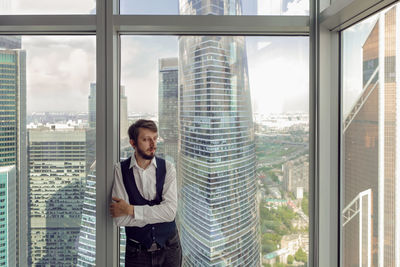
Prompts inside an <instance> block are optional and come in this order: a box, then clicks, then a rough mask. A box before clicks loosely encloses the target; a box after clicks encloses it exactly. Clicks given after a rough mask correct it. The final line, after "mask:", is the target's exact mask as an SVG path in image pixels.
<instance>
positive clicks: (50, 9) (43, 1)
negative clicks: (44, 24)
mask: <svg viewBox="0 0 400 267" xmlns="http://www.w3.org/2000/svg"><path fill="white" fill-rule="evenodd" d="M28 14H32V15H39V14H96V0H57V1H52V0H35V1H32V0H1V1H0V15H28Z"/></svg>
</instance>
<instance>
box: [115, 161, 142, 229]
mask: <svg viewBox="0 0 400 267" xmlns="http://www.w3.org/2000/svg"><path fill="white" fill-rule="evenodd" d="M112 196H113V197H118V198H121V199H123V200H125V201H126V202H127V203H129V197H128V193H127V192H126V190H125V186H124V182H123V179H122V172H121V164H120V163H116V164H115V165H114V185H113V189H112ZM114 223H115V224H116V225H117V226H139V227H142V226H144V225H145V224H144V222H143V220H139V219H138V218H136V217H135V216H130V215H127V216H120V217H116V218H114Z"/></svg>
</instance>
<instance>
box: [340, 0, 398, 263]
mask: <svg viewBox="0 0 400 267" xmlns="http://www.w3.org/2000/svg"><path fill="white" fill-rule="evenodd" d="M399 11H400V10H399V5H396V6H394V7H392V8H390V9H389V10H386V11H383V12H381V14H380V15H379V18H378V20H377V21H376V23H375V24H374V26H373V28H372V30H371V32H370V34H369V36H368V37H367V39H366V41H365V43H364V45H363V77H362V78H363V90H362V92H361V94H360V96H359V98H358V99H357V100H356V102H355V103H354V105H353V107H352V109H351V110H350V112H349V114H347V115H346V117H345V121H344V125H343V129H344V144H345V146H344V153H345V154H344V177H343V190H344V210H343V211H342V214H343V215H342V216H343V220H342V221H343V244H344V248H343V251H344V257H343V260H344V266H399V264H400V222H399V219H400V202H399V195H400V174H399V168H400V165H399V163H398V156H399V155H400V154H399V153H400V151H399V149H398V148H397V147H398V146H396V143H397V142H399V140H400V139H399V137H400V127H399V122H400V115H399V107H400V103H399V101H398V97H399V94H400V81H399V73H400V72H399V70H398V68H397V67H396V61H398V60H399V58H398V55H399V53H400V45H399V43H396V37H397V36H396V31H397V32H398V29H396V28H397V27H398V25H399V21H398V19H396V14H398V12H399Z"/></svg>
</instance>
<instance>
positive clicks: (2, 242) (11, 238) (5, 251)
mask: <svg viewBox="0 0 400 267" xmlns="http://www.w3.org/2000/svg"><path fill="white" fill-rule="evenodd" d="M16 180H17V173H16V170H15V166H8V167H0V203H1V204H0V266H10V267H11V266H16V260H17V258H16V256H17V254H16V253H15V251H16V246H17V233H16V227H15V225H16V224H17V213H16V204H15V199H16V197H17V196H16V193H17V190H16V189H17V188H16Z"/></svg>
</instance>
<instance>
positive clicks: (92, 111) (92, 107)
mask: <svg viewBox="0 0 400 267" xmlns="http://www.w3.org/2000/svg"><path fill="white" fill-rule="evenodd" d="M120 90H121V101H120V116H121V117H120V118H121V119H120V122H121V139H123V138H128V134H127V131H128V127H129V126H128V98H127V97H126V95H125V86H123V85H121V87H120ZM88 106H89V114H88V116H89V117H88V121H89V128H96V83H90V95H89V96H88ZM124 129H125V130H124ZM92 163H93V162H92Z"/></svg>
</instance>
